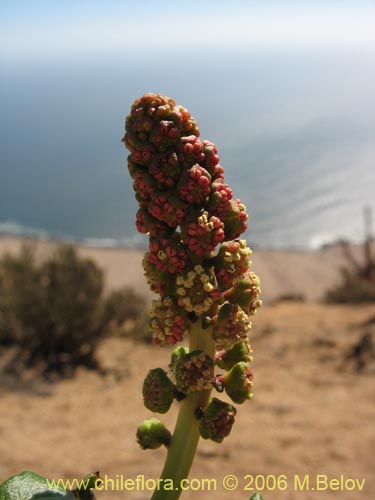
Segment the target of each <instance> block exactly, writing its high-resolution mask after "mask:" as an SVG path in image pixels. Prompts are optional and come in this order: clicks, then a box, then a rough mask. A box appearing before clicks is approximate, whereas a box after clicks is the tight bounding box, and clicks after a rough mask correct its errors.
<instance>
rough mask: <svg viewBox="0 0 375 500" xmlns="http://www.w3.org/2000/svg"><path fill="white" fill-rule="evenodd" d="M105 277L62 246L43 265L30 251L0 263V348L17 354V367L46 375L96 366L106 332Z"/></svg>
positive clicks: (66, 247)
mask: <svg viewBox="0 0 375 500" xmlns="http://www.w3.org/2000/svg"><path fill="white" fill-rule="evenodd" d="M102 291H103V273H102V271H101V270H100V269H99V268H98V267H97V266H96V265H95V263H94V262H93V261H91V260H88V259H82V258H80V257H78V255H77V253H76V251H75V249H74V248H73V247H69V246H63V247H60V248H58V249H57V250H56V252H55V253H54V254H53V255H52V256H51V257H50V258H48V259H47V260H45V261H44V262H43V263H41V264H37V263H36V261H35V258H34V255H33V253H32V251H31V250H30V248H27V247H24V248H23V249H22V251H21V253H20V255H19V256H9V255H8V256H6V257H4V258H3V259H1V260H0V297H1V298H0V343H1V344H3V345H13V346H14V347H15V348H16V355H15V357H14V359H13V363H12V364H13V365H14V364H21V365H22V364H26V365H28V366H33V365H35V364H38V363H43V364H44V366H45V369H46V370H52V369H55V370H57V371H59V370H61V369H63V368H64V366H68V365H70V366H74V365H77V364H82V363H83V364H87V365H90V364H94V363H95V361H94V352H95V349H96V346H97V344H98V342H99V340H100V338H101V337H102V334H103V331H104V328H103V327H104V325H103V314H102Z"/></svg>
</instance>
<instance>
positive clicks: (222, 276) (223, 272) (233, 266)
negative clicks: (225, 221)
mask: <svg viewBox="0 0 375 500" xmlns="http://www.w3.org/2000/svg"><path fill="white" fill-rule="evenodd" d="M250 255H251V250H250V248H249V247H248V246H247V245H246V241H245V240H239V241H238V240H235V241H234V240H232V241H225V242H223V243H222V244H221V246H220V249H219V252H218V254H217V256H216V257H215V259H214V262H215V264H214V265H215V273H216V278H217V281H218V283H219V286H220V287H221V288H222V289H223V290H226V289H228V288H231V286H232V285H233V283H234V280H236V279H237V278H238V277H240V276H242V275H243V274H245V273H246V272H247V271H248V269H249V266H250V264H251V261H250V259H249V257H250Z"/></svg>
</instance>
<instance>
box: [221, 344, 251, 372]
mask: <svg viewBox="0 0 375 500" xmlns="http://www.w3.org/2000/svg"><path fill="white" fill-rule="evenodd" d="M251 352H252V349H251V347H250V344H249V340H248V339H247V338H246V339H245V340H244V341H243V342H238V344H235V345H234V347H233V348H232V349H230V350H229V351H220V352H218V353H216V355H215V363H216V364H217V366H218V367H219V368H222V369H223V370H230V369H231V368H232V366H233V365H235V364H236V363H238V362H240V361H244V362H245V363H249V362H250V361H252V357H251V355H250V354H251Z"/></svg>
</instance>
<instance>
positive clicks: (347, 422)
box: [0, 236, 375, 500]
mask: <svg viewBox="0 0 375 500" xmlns="http://www.w3.org/2000/svg"><path fill="white" fill-rule="evenodd" d="M20 242H21V240H20V239H19V238H14V237H5V236H4V237H2V238H0V253H1V252H4V251H10V252H15V251H17V249H18V247H19V245H20ZM51 245H52V243H51V242H38V243H37V255H38V256H39V257H41V258H42V257H43V256H44V255H46V254H48V252H50V251H51ZM357 250H358V251H359V249H357ZM80 252H81V253H82V255H85V256H90V257H92V258H95V259H96V261H97V262H98V264H100V265H101V266H103V267H104V268H105V270H106V274H107V280H108V287H110V288H111V287H117V286H121V285H129V286H134V288H135V289H136V290H137V291H139V292H140V293H142V292H145V293H148V292H146V290H147V289H146V286H145V283H144V277H143V275H142V269H141V265H140V263H141V258H142V252H140V251H136V250H125V249H113V250H112V249H93V248H87V247H82V248H80ZM253 262H254V270H255V271H256V272H257V273H259V275H260V276H261V278H262V288H263V290H264V298H265V299H266V300H265V301H266V305H265V306H264V307H263V308H262V309H261V310H260V311H259V313H258V315H257V317H256V318H254V321H253V329H252V332H251V335H250V338H251V342H252V346H253V349H254V398H253V400H252V401H250V402H247V403H245V404H244V405H241V406H237V408H238V415H237V417H236V423H235V425H234V428H233V431H232V433H231V435H230V436H229V437H228V438H227V439H225V440H224V442H223V444H221V445H218V444H215V443H213V442H210V441H204V440H201V441H200V443H199V447H198V453H197V457H196V460H195V462H194V465H193V469H192V471H191V475H190V477H191V478H198V479H214V480H215V481H216V491H197V492H185V493H184V494H183V495H182V497H181V498H182V499H185V500H191V499H193V498H200V499H202V500H204V499H214V498H215V500H227V499H232V498H238V499H243V500H248V499H249V498H250V496H251V495H252V494H253V493H254V491H252V490H248V491H245V487H246V485H248V486H249V487H250V486H251V485H250V484H249V483H250V477H247V476H248V475H252V476H256V475H264V476H270V477H271V476H272V477H273V476H275V477H276V479H277V477H279V476H282V475H283V476H285V479H286V489H285V490H283V491H280V490H278V488H276V489H275V490H274V491H265V492H263V495H264V500H294V499H302V500H310V499H311V500H315V499H316V500H318V499H319V500H321V499H322V498H324V499H332V500H333V499H337V500H339V499H340V500H341V499H350V500H351V499H353V500H354V499H355V500H358V499H361V498H366V499H367V498H371V497H373V496H374V494H375V482H374V478H373V466H374V445H375V443H374V432H373V422H374V421H375V408H374V403H373V396H374V375H375V371H374V363H373V362H369V363H368V364H366V366H365V368H364V369H363V370H362V371H361V372H358V370H357V362H356V360H352V359H349V358H348V357H347V356H348V354H349V353H350V352H351V349H352V347H353V345H355V344H357V343H358V341H359V339H360V338H361V336H362V335H363V334H364V333H366V332H368V331H369V329H370V328H371V325H370V323H369V320H370V319H371V318H373V317H374V308H373V305H361V306H328V305H324V304H320V303H317V302H316V301H317V299H319V298H320V297H321V296H322V294H323V293H324V291H325V290H326V289H327V287H329V286H332V285H333V284H334V282H335V280H337V279H338V274H337V272H338V269H339V267H340V265H342V264H343V263H344V262H345V261H344V259H343V257H342V254H341V251H340V249H339V248H338V247H331V248H327V249H325V250H319V251H315V252H292V251H271V250H257V251H256V252H254V258H253ZM287 293H301V294H303V295H304V296H305V297H306V298H307V299H308V302H306V303H299V302H298V303H297V302H295V303H293V302H279V303H274V304H272V302H273V301H274V300H275V299H276V298H277V297H279V296H280V295H284V294H287ZM149 296H151V295H149ZM169 355H170V350H168V349H162V348H158V347H156V346H155V347H154V346H151V345H145V344H142V343H140V342H133V341H132V340H129V339H121V338H109V339H106V340H105V341H103V343H102V344H101V346H100V349H99V353H98V357H99V359H100V362H101V364H102V366H103V367H105V368H107V369H108V370H109V371H108V374H107V375H105V376H102V375H99V374H98V373H96V372H92V371H88V370H86V369H80V370H79V371H78V373H77V376H76V377H75V378H72V379H66V380H62V381H59V382H56V383H54V384H46V383H44V382H42V381H40V380H33V379H32V378H31V379H30V380H29V383H28V384H26V385H25V386H24V387H22V386H21V387H20V386H17V390H15V387H13V388H12V387H11V386H9V384H8V385H7V384H3V385H0V482H1V480H3V479H4V478H6V477H8V476H9V475H11V474H15V473H17V472H20V471H21V470H24V469H30V470H34V471H36V472H38V473H40V474H42V475H45V476H47V477H49V478H54V479H58V478H69V479H73V478H80V477H82V476H83V475H85V474H86V473H88V472H93V471H96V470H100V472H101V474H102V476H105V475H107V476H108V478H112V479H116V477H118V478H119V477H121V475H123V476H124V477H126V478H131V479H135V478H136V476H137V475H139V474H141V475H144V476H145V477H146V478H154V479H156V478H157V477H158V476H159V473H160V470H161V468H162V464H163V461H164V457H165V450H164V449H159V450H155V451H142V450H140V449H139V447H138V445H137V443H136V440H135V436H134V435H135V431H136V427H137V425H138V424H139V423H140V422H141V421H142V420H143V419H145V418H149V417H151V414H150V412H149V411H148V410H146V409H145V408H144V406H143V403H142V397H141V387H142V382H143V379H144V377H145V375H146V373H147V371H148V370H149V369H150V368H153V367H157V366H161V367H164V368H166V367H167V365H168V361H169ZM219 397H221V396H219ZM176 406H177V405H175V407H174V408H173V410H172V411H171V412H169V413H168V414H167V415H162V416H160V419H161V420H163V422H165V423H166V425H167V426H168V427H169V428H171V429H173V425H174V422H175V418H176V409H177V408H176ZM228 474H233V475H235V476H236V477H237V478H238V481H239V485H238V488H237V489H236V491H233V492H228V491H225V490H224V488H223V486H222V481H223V478H224V476H226V475H228ZM305 475H308V476H309V478H310V486H311V487H315V480H316V477H317V475H326V476H328V478H329V479H334V478H339V479H340V476H343V477H344V478H346V479H348V478H354V479H359V480H362V479H365V483H364V489H363V491H362V492H361V491H358V489H355V490H354V491H345V490H344V491H340V490H339V491H330V490H328V491H295V485H296V484H295V481H296V477H297V476H298V478H300V479H301V481H303V478H304V476H305ZM272 477H271V479H269V480H268V481H269V485H270V486H271V487H272V485H273V479H272ZM258 481H259V480H258ZM211 484H212V485H214V483H211ZM284 484H285V483H281V486H282V487H283V485H284ZM297 486H298V484H297ZM97 497H98V500H100V499H103V500H104V499H106V498H108V499H114V500H120V499H122V498H126V499H128V500H136V499H138V500H141V499H142V500H143V499H144V500H146V499H148V498H150V497H151V493H150V492H147V491H131V492H126V491H110V490H108V491H105V492H100V493H98V494H97Z"/></svg>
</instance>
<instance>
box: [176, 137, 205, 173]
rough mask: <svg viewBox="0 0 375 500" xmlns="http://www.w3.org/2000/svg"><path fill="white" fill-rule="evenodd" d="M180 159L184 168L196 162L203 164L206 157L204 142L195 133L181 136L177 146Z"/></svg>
mask: <svg viewBox="0 0 375 500" xmlns="http://www.w3.org/2000/svg"><path fill="white" fill-rule="evenodd" d="M177 154H178V159H179V161H180V163H181V165H182V166H183V168H185V169H188V168H190V167H191V166H192V165H194V164H197V163H198V164H202V162H204V159H205V155H204V152H203V144H202V142H201V141H200V140H199V139H198V137H197V136H195V135H189V136H188V137H181V140H180V142H179V144H178V146H177Z"/></svg>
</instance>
